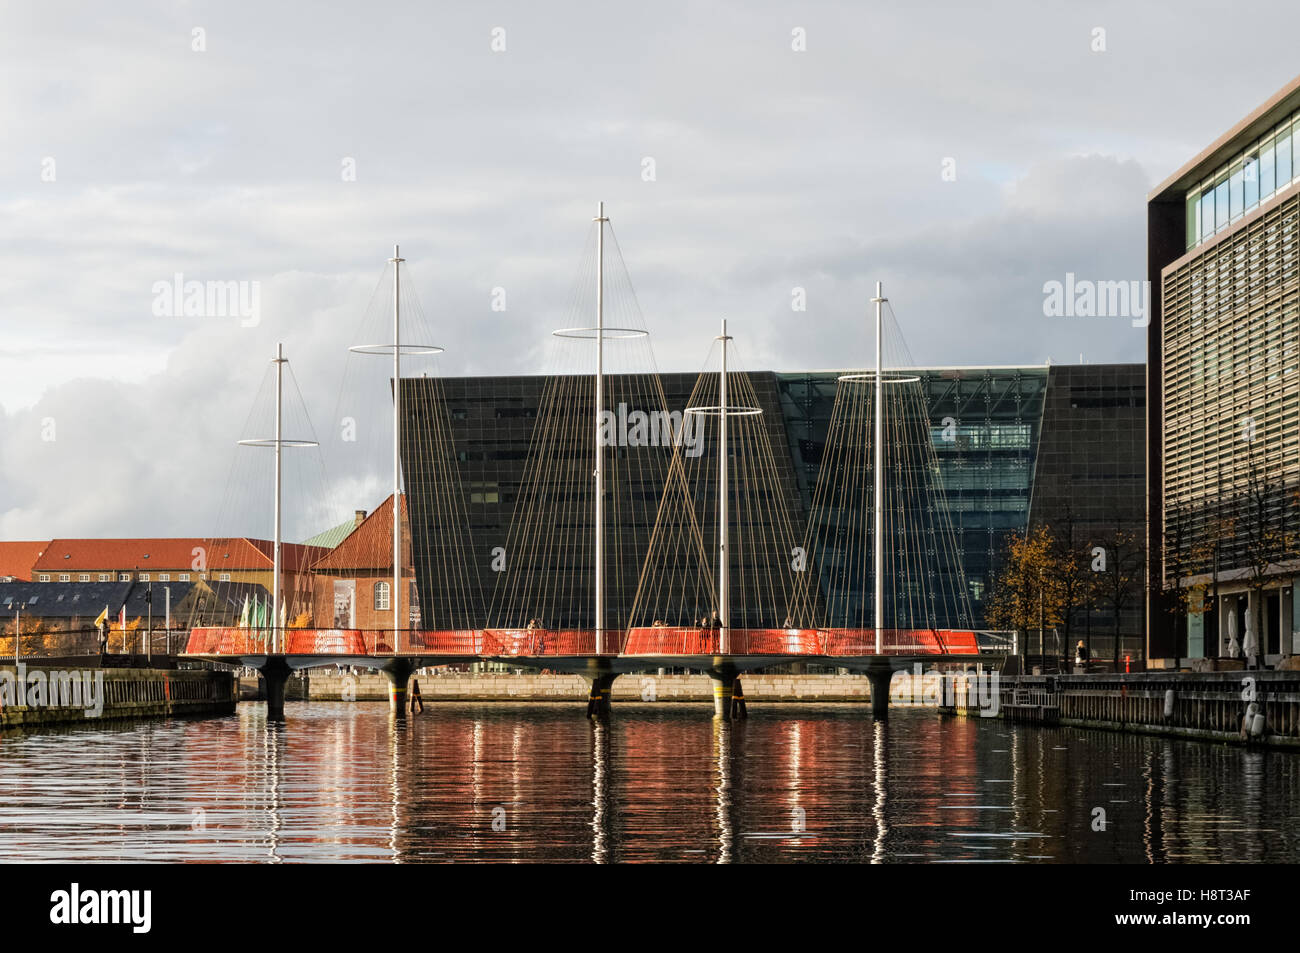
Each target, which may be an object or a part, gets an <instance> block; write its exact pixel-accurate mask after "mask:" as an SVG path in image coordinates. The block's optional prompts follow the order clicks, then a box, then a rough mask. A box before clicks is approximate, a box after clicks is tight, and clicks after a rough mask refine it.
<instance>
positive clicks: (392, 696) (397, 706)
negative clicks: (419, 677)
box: [380, 658, 415, 718]
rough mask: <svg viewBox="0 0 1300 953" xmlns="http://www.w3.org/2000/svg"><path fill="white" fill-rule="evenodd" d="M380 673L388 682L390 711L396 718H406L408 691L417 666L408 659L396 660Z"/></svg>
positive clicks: (390, 662)
mask: <svg viewBox="0 0 1300 953" xmlns="http://www.w3.org/2000/svg"><path fill="white" fill-rule="evenodd" d="M380 671H382V672H383V673H384V678H385V679H387V681H388V711H389V713H390V714H392V715H393V717H394V718H405V717H406V704H407V689H408V688H409V686H410V684H411V673H412V672H414V671H415V665H414V664H413V663H412V662H411V661H410V660H408V659H404V658H395V659H392V660H391V661H389V662H388V664H387V665H385V666H384V667H383V668H382V669H381V670H380Z"/></svg>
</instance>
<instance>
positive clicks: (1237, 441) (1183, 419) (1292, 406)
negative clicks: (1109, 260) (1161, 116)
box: [1147, 77, 1300, 662]
mask: <svg viewBox="0 0 1300 953" xmlns="http://www.w3.org/2000/svg"><path fill="white" fill-rule="evenodd" d="M1297 135H1300V77H1298V78H1297V79H1295V80H1293V81H1291V82H1290V83H1289V84H1288V85H1287V86H1286V87H1285V88H1283V89H1282V90H1280V91H1279V92H1277V93H1276V94H1275V95H1273V96H1272V97H1271V98H1270V99H1269V100H1268V101H1267V102H1265V103H1264V104H1263V105H1261V106H1260V107H1259V108H1257V109H1255V110H1254V111H1252V112H1251V113H1250V114H1249V115H1247V116H1246V117H1244V118H1243V119H1242V120H1241V121H1239V122H1238V123H1237V124H1236V125H1234V126H1233V127H1232V128H1231V129H1229V130H1228V131H1227V132H1225V133H1224V134H1223V135H1222V136H1220V137H1219V138H1218V139H1216V140H1215V141H1214V142H1213V143H1211V144H1210V145H1209V146H1207V147H1206V148H1205V149H1204V150H1203V151H1202V152H1201V153H1200V154H1199V155H1198V156H1196V157H1195V158H1193V159H1192V160H1191V161H1190V162H1188V163H1187V164H1186V165H1184V166H1183V167H1182V168H1181V169H1179V170H1178V171H1177V172H1175V173H1174V174H1173V175H1171V176H1170V177H1169V178H1168V179H1166V180H1165V181H1164V182H1163V183H1161V184H1160V185H1159V186H1158V187H1157V188H1156V189H1155V190H1154V191H1153V192H1152V193H1151V194H1150V196H1149V198H1148V205H1147V209H1148V241H1147V244H1148V258H1147V264H1148V272H1149V279H1150V282H1151V289H1152V295H1151V297H1152V309H1151V313H1152V320H1151V324H1150V326H1149V327H1148V330H1147V367H1148V372H1147V373H1148V376H1147V394H1148V398H1149V399H1148V404H1147V406H1148V419H1147V433H1148V458H1147V474H1148V491H1147V492H1148V497H1149V509H1148V513H1149V520H1148V527H1147V535H1148V545H1149V547H1150V551H1151V553H1152V558H1151V560H1150V562H1149V580H1148V592H1149V597H1148V598H1149V609H1148V612H1149V615H1150V620H1151V625H1150V634H1149V646H1148V654H1149V656H1151V657H1152V658H1165V659H1170V660H1176V659H1186V658H1200V657H1223V656H1227V655H1230V654H1233V653H1232V652H1231V651H1230V649H1231V648H1234V646H1233V645H1232V642H1233V637H1234V636H1235V637H1236V639H1237V640H1244V637H1245V635H1246V629H1247V626H1248V625H1249V626H1250V627H1251V628H1252V629H1253V630H1254V631H1255V632H1257V633H1258V634H1259V636H1260V653H1259V654H1260V655H1262V656H1263V657H1264V659H1265V660H1266V661H1268V662H1271V661H1275V660H1277V659H1278V658H1280V657H1282V656H1286V655H1290V654H1293V653H1296V652H1297V651H1300V635H1298V632H1300V599H1297V598H1296V591H1295V588H1296V584H1297V581H1298V580H1300V546H1298V544H1297V541H1296V534H1297V531H1298V527H1300V503H1298V500H1300V497H1298V496H1297V493H1298V492H1300V372H1298V371H1300V369H1298V366H1297V364H1298V362H1300V186H1298V183H1300V163H1298V162H1297V159H1296V156H1295V148H1294V142H1295V139H1296V136H1297Z"/></svg>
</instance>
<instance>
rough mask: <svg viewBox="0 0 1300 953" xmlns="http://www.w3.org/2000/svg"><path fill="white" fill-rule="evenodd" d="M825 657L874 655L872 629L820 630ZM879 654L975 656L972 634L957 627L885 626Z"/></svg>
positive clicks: (976, 649) (973, 636)
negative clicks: (892, 627)
mask: <svg viewBox="0 0 1300 953" xmlns="http://www.w3.org/2000/svg"><path fill="white" fill-rule="evenodd" d="M821 634H822V651H821V653H820V654H822V655H827V656H832V657H834V656H839V657H845V656H852V655H875V654H876V630H875V629H822V630H821ZM882 635H883V638H882V639H881V642H882V647H883V651H882V652H881V654H882V655H978V654H979V643H978V641H977V639H976V637H975V633H974V632H971V631H967V630H960V629H885V630H883V632H882Z"/></svg>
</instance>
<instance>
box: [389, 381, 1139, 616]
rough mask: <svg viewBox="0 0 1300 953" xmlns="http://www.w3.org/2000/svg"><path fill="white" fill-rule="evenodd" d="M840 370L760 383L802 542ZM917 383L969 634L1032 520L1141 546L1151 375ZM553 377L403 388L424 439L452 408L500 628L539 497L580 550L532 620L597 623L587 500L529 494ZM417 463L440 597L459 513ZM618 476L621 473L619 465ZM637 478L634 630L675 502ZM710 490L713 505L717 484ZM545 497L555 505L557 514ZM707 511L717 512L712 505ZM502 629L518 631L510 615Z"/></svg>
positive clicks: (626, 539) (420, 523) (554, 491)
mask: <svg viewBox="0 0 1300 953" xmlns="http://www.w3.org/2000/svg"><path fill="white" fill-rule="evenodd" d="M840 373H841V372H835V371H825V372H820V371H819V372H797V373H785V372H770V371H769V372H756V373H751V374H750V375H749V378H750V381H751V383H752V386H753V396H754V398H755V399H756V401H757V403H758V405H759V406H760V407H761V409H762V410H763V418H764V426H765V427H766V428H767V429H768V433H769V434H770V436H771V446H772V448H773V450H774V453H773V457H774V474H775V475H774V479H773V488H772V492H773V496H774V501H773V505H774V506H779V507H781V508H782V509H783V511H784V512H786V513H788V514H789V516H790V519H791V520H792V522H793V524H794V526H795V530H796V534H797V535H798V536H799V537H800V538H802V537H803V535H804V532H805V530H806V527H807V524H808V519H809V514H810V510H811V507H812V501H813V494H814V489H815V487H816V485H817V481H818V476H819V468H820V467H821V464H822V461H823V456H824V453H825V449H826V437H827V431H828V428H829V426H830V421H831V416H832V411H833V408H834V404H835V394H836V387H837V378H838V377H839V375H840ZM911 373H913V374H916V375H917V376H919V377H920V382H919V385H917V386H919V388H920V393H921V395H922V400H923V405H924V413H925V416H926V417H927V420H926V421H925V422H924V427H925V429H926V430H928V434H929V441H930V446H931V447H932V449H933V457H932V459H933V460H934V461H935V464H936V465H937V469H938V473H937V476H938V485H940V486H942V488H943V498H942V500H935V499H933V498H930V499H922V498H920V497H918V498H917V503H916V505H917V506H918V507H922V506H924V507H931V508H937V507H944V508H946V510H947V515H948V518H949V519H950V520H951V523H952V527H953V531H954V534H955V538H956V540H957V547H958V553H959V556H960V567H959V568H958V567H954V566H952V565H951V564H946V565H944V566H943V567H942V569H941V570H940V571H942V572H943V573H945V574H955V573H959V574H960V576H961V578H960V579H949V580H943V582H944V583H945V584H944V585H937V586H936V587H935V588H936V591H951V590H952V589H953V588H954V587H958V586H960V587H964V589H965V592H966V594H967V597H968V598H967V599H966V600H964V602H965V604H966V605H968V607H969V616H968V617H964V619H965V621H966V623H967V625H969V627H972V628H986V627H987V625H986V620H985V616H984V604H985V600H986V597H987V594H988V589H989V585H990V582H991V580H992V579H993V577H994V575H995V574H996V572H997V571H998V568H999V566H1000V564H1001V560H1002V559H1003V556H1004V554H1005V549H1006V544H1007V540H1008V538H1009V536H1010V535H1011V534H1012V533H1015V532H1023V531H1024V530H1025V529H1026V528H1027V527H1028V526H1029V525H1030V524H1031V522H1045V523H1048V524H1050V525H1052V526H1053V527H1054V528H1059V527H1060V526H1062V525H1066V524H1067V523H1068V524H1070V525H1073V527H1074V532H1075V533H1076V534H1077V539H1078V540H1079V543H1080V545H1084V544H1087V543H1089V542H1090V541H1091V540H1093V539H1095V538H1097V537H1099V536H1100V535H1101V534H1102V533H1103V532H1106V531H1110V530H1112V529H1113V528H1114V527H1116V526H1117V525H1121V524H1122V525H1124V526H1125V527H1127V528H1128V529H1130V530H1133V531H1135V532H1137V533H1138V535H1140V529H1141V525H1142V513H1143V484H1144V468H1143V441H1142V433H1143V426H1144V414H1145V410H1144V407H1143V405H1144V387H1143V368H1142V366H1141V365H1091V364H1090V365H1079V366H1072V365H1070V366H1067V365H1061V366H1050V367H1049V366H1024V367H949V368H927V369H921V370H914V371H912V372H911ZM659 379H660V381H661V382H662V389H663V397H664V402H665V404H666V406H667V407H668V408H669V409H681V408H684V407H685V406H686V404H687V402H688V400H689V398H690V395H691V392H692V389H693V388H694V386H695V384H696V381H697V377H696V375H694V374H663V375H661V376H660V378H659ZM548 380H553V379H548V378H545V377H540V376H537V377H532V376H526V377H463V378H446V379H443V380H441V381H440V382H439V383H438V386H437V387H434V386H433V385H432V383H431V382H430V381H428V380H422V379H419V378H414V379H410V380H409V381H404V382H403V387H402V394H403V403H404V404H405V405H406V409H405V415H406V419H407V420H408V426H410V427H418V426H423V425H427V421H428V420H429V419H430V415H431V413H432V412H433V409H432V408H431V407H430V403H431V402H433V401H436V400H438V399H439V398H438V395H439V393H441V394H442V395H445V396H444V398H443V399H445V408H444V412H445V414H446V415H447V419H448V420H449V426H450V431H451V438H452V442H453V444H454V447H455V451H454V452H455V467H456V471H457V475H458V479H459V481H460V484H461V486H462V487H463V491H464V500H465V503H464V505H465V507H466V510H467V522H468V525H469V527H470V537H471V540H472V543H471V547H472V550H473V552H472V556H471V558H473V559H475V560H477V561H478V563H479V564H480V570H481V571H480V576H481V578H482V579H483V580H484V586H483V590H484V593H485V595H484V601H485V604H484V606H483V611H482V618H483V619H484V620H488V619H489V618H490V616H491V615H492V614H493V608H492V606H491V605H490V602H491V598H492V592H493V590H494V583H497V582H498V577H499V576H500V573H499V572H497V573H494V571H493V558H494V557H493V554H494V552H498V551H500V550H503V549H505V548H507V546H508V544H509V540H510V537H511V526H512V520H514V519H515V518H516V516H517V510H518V507H519V506H520V505H521V504H520V501H521V499H523V498H524V497H525V496H526V495H527V494H530V493H531V494H533V499H532V501H531V502H530V503H529V504H528V506H529V507H530V508H531V511H532V515H531V516H530V517H529V518H530V519H533V520H536V519H537V518H538V512H541V513H542V514H543V515H545V513H546V507H547V506H548V505H549V506H552V510H551V512H552V513H553V517H552V522H554V524H555V525H556V526H557V527H558V526H562V527H563V529H564V531H565V532H568V533H571V534H573V538H574V539H575V540H576V541H579V542H576V543H575V546H574V548H573V550H572V554H571V558H569V559H568V560H567V561H565V562H564V563H563V564H562V565H558V566H557V567H556V569H555V573H556V575H555V582H554V584H553V585H551V586H548V587H546V590H545V591H544V592H539V593H538V594H537V596H536V597H535V599H534V602H533V605H535V607H536V608H535V609H534V610H533V611H532V613H531V614H532V615H535V616H537V617H540V618H542V619H543V620H544V621H545V622H546V623H547V624H548V625H552V626H564V625H572V626H578V627H581V626H589V625H590V624H591V620H590V618H589V616H590V610H589V607H590V605H591V603H592V601H593V600H592V590H591V586H590V582H589V580H590V575H591V572H590V565H591V557H590V553H589V552H586V551H585V550H583V549H582V546H583V545H585V543H582V542H581V541H582V540H586V539H588V538H589V537H590V535H591V526H592V523H591V517H590V516H589V515H588V514H589V509H588V504H587V503H586V502H580V503H579V505H576V506H575V505H574V497H573V494H574V493H575V492H580V490H581V488H579V490H578V491H575V489H574V487H573V486H563V485H555V486H548V487H544V488H542V489H541V493H540V499H541V502H538V499H539V497H538V493H539V491H538V488H536V487H534V488H530V487H529V486H528V484H527V477H528V468H529V459H530V454H532V453H535V452H536V449H535V445H534V439H533V438H534V436H535V433H534V431H535V428H536V427H537V425H538V420H539V416H540V415H543V414H544V412H545V408H544V403H543V402H544V399H545V394H546V393H547V388H548ZM610 390H611V393H614V394H618V393H619V382H618V381H617V380H613V381H611V383H610ZM412 446H414V444H412ZM615 452H616V453H624V452H625V451H623V450H621V449H620V450H618V451H615ZM665 452H666V451H665ZM410 453H411V451H410V450H409V449H408V450H407V451H406V454H407V458H405V459H404V461H403V466H404V469H405V470H406V472H407V474H408V477H407V484H408V492H409V494H410V501H411V503H410V512H411V516H412V536H413V542H414V548H415V552H416V563H417V565H416V571H417V577H418V578H419V579H420V585H421V591H422V592H423V591H431V590H432V588H433V586H434V583H433V581H432V578H430V580H429V581H428V582H426V581H425V577H426V576H431V575H432V574H431V573H430V572H429V571H428V567H424V568H423V569H422V567H421V566H420V565H419V563H420V553H423V552H431V551H436V549H435V548H434V547H432V546H430V545H429V544H428V543H427V542H422V541H423V540H430V539H433V538H435V537H436V536H438V534H439V522H440V521H442V520H445V519H446V514H445V508H442V504H441V503H440V500H439V496H438V494H439V491H438V490H437V488H436V487H432V486H431V485H429V484H428V483H427V481H424V480H422V478H421V474H427V473H428V472H429V470H430V468H429V467H428V466H427V465H425V464H424V463H422V462H421V461H418V460H415V459H411V458H410ZM614 466H615V468H617V466H618V462H617V460H616V461H615V463H614ZM554 472H557V473H558V472H559V471H554ZM627 472H629V473H631V474H632V476H631V477H629V478H627V479H624V480H623V481H622V482H621V483H619V484H617V485H616V486H615V488H614V489H613V490H612V491H611V492H617V493H622V494H624V495H625V499H627V500H630V501H635V502H633V503H632V504H630V505H628V506H627V507H625V509H624V510H623V511H622V512H623V516H622V518H621V519H620V521H619V523H620V525H619V535H618V542H617V545H616V546H615V547H613V555H612V556H611V568H610V569H609V570H608V571H609V574H610V578H609V582H608V588H607V603H608V606H609V609H608V611H609V613H610V620H611V624H613V625H625V624H628V622H629V621H638V622H644V621H646V620H632V618H631V615H632V607H633V604H634V602H635V596H636V590H637V586H638V584H639V582H640V575H641V565H642V562H643V560H644V553H645V552H646V550H647V547H648V546H649V545H650V536H651V533H652V531H653V528H654V522H655V519H656V517H657V515H658V501H659V500H660V499H661V497H662V493H663V486H662V475H661V473H660V471H659V470H658V469H657V468H655V467H647V468H643V469H640V470H636V471H627ZM638 474H639V476H638ZM575 475H576V480H578V481H582V480H585V478H586V477H587V476H588V473H587V472H586V471H585V468H579V469H575V470H574V471H573V474H571V476H575ZM566 482H574V481H572V480H570V481H566ZM701 492H702V493H703V494H704V495H705V496H707V494H708V492H709V491H708V488H707V485H705V488H704V490H702V491H701ZM548 499H549V500H552V501H553V503H549V504H548V503H547V502H546V500H548ZM699 502H700V504H701V506H702V508H705V509H707V506H708V505H709V501H708V499H706V498H701V500H700V501H699ZM539 507H540V510H539ZM931 515H933V514H931ZM922 516H924V514H918V520H917V522H918V523H920V524H924V523H925V519H923V518H920V517H922ZM815 545H824V546H830V547H833V546H834V545H835V541H834V540H822V541H820V543H818V544H815ZM497 568H499V566H498V567H497ZM737 571H738V572H740V573H742V574H743V572H744V571H745V570H744V568H743V567H737ZM858 581H859V582H860V589H861V592H862V593H863V594H864V597H867V598H869V595H867V594H869V593H870V591H871V579H870V575H869V574H868V573H863V574H861V576H860V577H859V580H858ZM737 588H738V589H743V588H744V587H743V586H738V587H737ZM748 591H750V592H752V593H755V596H754V597H753V598H754V599H755V600H758V599H760V598H761V595H762V593H761V587H760V586H759V585H758V584H757V582H755V583H754V584H753V585H751V586H750V588H749V590H748ZM499 601H500V600H499V599H498V602H499ZM747 608H753V609H754V618H755V621H765V622H766V624H768V625H773V624H779V620H778V621H776V622H773V621H768V620H766V615H764V614H763V613H760V612H759V611H758V607H757V606H753V607H746V606H741V607H740V609H739V611H741V612H742V614H743V613H744V611H746V609H747ZM500 609H501V606H500V605H498V606H497V610H500ZM1142 610H1143V607H1142V604H1141V599H1140V598H1138V599H1136V600H1134V604H1133V606H1132V607H1131V608H1129V609H1127V610H1126V612H1125V614H1124V619H1123V622H1122V627H1123V632H1124V634H1125V635H1126V636H1129V637H1137V636H1139V635H1140V633H1141V632H1142V621H1141V616H1142ZM957 611H958V607H957V606H941V607H939V615H940V617H941V619H940V622H941V623H942V624H944V625H950V626H954V625H957V624H958V623H959V622H960V621H962V619H958V618H957ZM766 614H768V615H770V612H767V613H766ZM498 615H499V612H498ZM760 617H761V619H760ZM491 621H492V623H493V624H506V623H507V622H508V620H505V619H502V618H499V617H498V618H494V619H491ZM895 621H896V620H890V621H889V622H888V623H887V624H893V623H894V622H895ZM518 624H522V623H518ZM733 624H739V622H736V623H733ZM1076 624H1077V625H1080V626H1083V625H1085V624H1090V625H1093V626H1095V631H1098V632H1102V631H1106V632H1108V631H1109V630H1108V629H1106V626H1107V625H1108V624H1109V623H1108V622H1106V621H1105V620H1104V619H1103V618H1102V615H1101V614H1100V613H1098V614H1097V617H1096V618H1095V619H1085V620H1081V621H1079V622H1077V623H1076Z"/></svg>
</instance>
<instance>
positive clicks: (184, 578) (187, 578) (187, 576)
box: [176, 572, 190, 582]
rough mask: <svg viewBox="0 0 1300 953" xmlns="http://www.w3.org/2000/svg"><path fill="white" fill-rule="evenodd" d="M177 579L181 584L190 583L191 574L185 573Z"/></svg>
mask: <svg viewBox="0 0 1300 953" xmlns="http://www.w3.org/2000/svg"><path fill="white" fill-rule="evenodd" d="M176 578H177V579H178V580H179V581H180V582H189V581H190V574H189V573H187V572H183V573H181V574H180V575H179V576H177V577H176Z"/></svg>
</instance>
